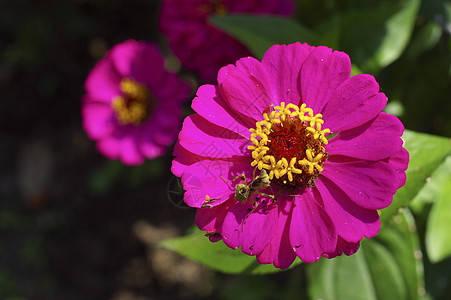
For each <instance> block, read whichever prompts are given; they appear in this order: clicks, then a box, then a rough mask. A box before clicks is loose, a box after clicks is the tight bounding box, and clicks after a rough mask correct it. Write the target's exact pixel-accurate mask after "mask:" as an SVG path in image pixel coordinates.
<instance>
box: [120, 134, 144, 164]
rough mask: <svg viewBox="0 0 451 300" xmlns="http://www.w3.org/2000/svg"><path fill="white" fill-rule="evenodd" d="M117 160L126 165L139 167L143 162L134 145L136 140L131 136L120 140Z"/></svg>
mask: <svg viewBox="0 0 451 300" xmlns="http://www.w3.org/2000/svg"><path fill="white" fill-rule="evenodd" d="M119 158H120V159H121V161H122V162H123V163H124V164H126V165H131V166H133V165H140V164H142V163H143V162H144V157H143V155H142V154H141V152H140V151H139V149H138V147H137V145H136V138H135V137H134V136H133V135H131V134H130V135H127V136H124V137H123V138H122V140H121V149H120V153H119Z"/></svg>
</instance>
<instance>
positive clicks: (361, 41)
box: [330, 0, 421, 73]
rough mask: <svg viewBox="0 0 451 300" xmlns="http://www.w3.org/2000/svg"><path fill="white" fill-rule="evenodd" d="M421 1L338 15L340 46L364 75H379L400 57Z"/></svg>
mask: <svg viewBox="0 0 451 300" xmlns="http://www.w3.org/2000/svg"><path fill="white" fill-rule="evenodd" d="M420 3H421V1H420V0H402V1H398V2H391V1H386V2H382V3H381V4H380V5H379V6H378V7H377V8H375V9H366V10H355V11H352V12H348V13H345V14H342V15H339V16H337V18H338V20H339V21H338V22H337V21H336V20H331V21H330V22H331V24H339V25H338V26H340V29H341V30H340V38H339V46H340V48H341V49H343V50H344V51H345V52H347V53H348V54H350V56H351V59H352V61H353V62H354V63H356V64H357V65H358V66H359V67H360V68H361V69H362V71H364V72H369V73H377V72H378V71H379V70H380V69H381V68H384V67H386V66H388V65H389V64H391V63H392V62H393V61H395V60H396V59H398V58H399V56H400V55H401V54H402V52H403V51H404V49H405V48H406V46H407V44H408V42H409V39H410V36H411V34H412V31H413V26H414V22H415V19H416V16H417V13H418V9H419V7H420Z"/></svg>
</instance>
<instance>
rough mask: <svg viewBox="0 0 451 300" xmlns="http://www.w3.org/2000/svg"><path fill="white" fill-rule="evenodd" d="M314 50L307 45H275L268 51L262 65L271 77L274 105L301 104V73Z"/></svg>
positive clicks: (271, 95) (271, 94) (271, 93)
mask: <svg viewBox="0 0 451 300" xmlns="http://www.w3.org/2000/svg"><path fill="white" fill-rule="evenodd" d="M311 49H312V47H311V46H309V45H307V44H301V43H295V44H291V45H274V46H272V47H271V48H269V49H268V51H266V53H265V55H264V56H263V59H262V64H263V66H264V67H265V69H266V70H267V73H268V76H269V81H270V83H269V86H270V87H271V90H270V97H271V99H272V101H273V104H275V105H279V104H280V101H285V102H286V103H294V104H296V105H297V104H299V100H300V99H301V96H300V95H299V91H300V84H299V72H300V69H301V67H302V64H303V63H304V61H305V59H306V58H307V56H308V55H309V51H310V50H311Z"/></svg>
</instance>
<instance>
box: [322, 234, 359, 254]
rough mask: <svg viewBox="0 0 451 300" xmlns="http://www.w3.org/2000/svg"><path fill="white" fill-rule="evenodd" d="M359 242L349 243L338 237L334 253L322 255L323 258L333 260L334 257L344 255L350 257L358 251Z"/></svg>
mask: <svg viewBox="0 0 451 300" xmlns="http://www.w3.org/2000/svg"><path fill="white" fill-rule="evenodd" d="M359 247H360V242H357V243H350V242H347V241H345V240H343V239H342V238H341V237H340V236H339V237H338V241H337V248H336V249H335V251H334V252H331V253H324V254H323V256H324V257H326V258H334V257H336V256H340V255H341V254H343V253H344V254H345V255H347V256H349V255H352V254H354V253H356V252H357V250H359Z"/></svg>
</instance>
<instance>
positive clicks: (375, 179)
mask: <svg viewBox="0 0 451 300" xmlns="http://www.w3.org/2000/svg"><path fill="white" fill-rule="evenodd" d="M322 175H324V176H325V177H327V178H328V179H330V180H331V181H333V182H334V183H335V184H336V185H337V187H339V188H340V189H341V190H342V191H343V192H345V193H346V195H347V196H348V197H349V198H350V199H351V200H352V201H353V202H354V203H356V204H357V205H359V206H361V207H363V208H367V209H382V208H385V207H387V206H389V205H390V203H391V202H392V200H393V195H394V194H395V192H396V186H395V184H396V182H394V181H393V179H394V178H396V172H395V170H393V168H391V167H390V165H389V164H387V163H385V162H382V161H376V162H370V161H351V162H337V163H335V162H332V159H331V160H329V161H327V165H326V166H325V168H324V171H323V172H322Z"/></svg>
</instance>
